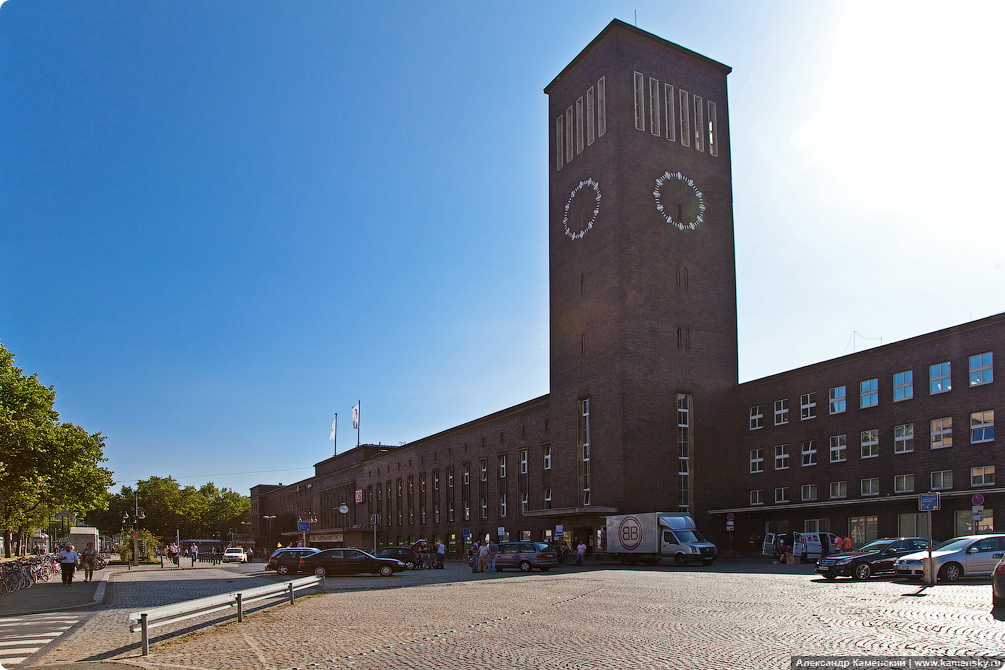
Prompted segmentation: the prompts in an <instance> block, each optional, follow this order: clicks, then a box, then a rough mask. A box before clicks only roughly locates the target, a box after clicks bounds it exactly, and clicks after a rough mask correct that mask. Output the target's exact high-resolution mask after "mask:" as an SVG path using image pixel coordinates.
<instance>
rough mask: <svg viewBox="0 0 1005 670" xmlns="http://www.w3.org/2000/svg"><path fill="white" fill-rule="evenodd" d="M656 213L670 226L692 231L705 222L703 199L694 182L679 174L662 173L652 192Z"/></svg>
mask: <svg viewBox="0 0 1005 670" xmlns="http://www.w3.org/2000/svg"><path fill="white" fill-rule="evenodd" d="M653 197H654V198H656V211H658V212H659V213H660V215H661V216H662V217H663V219H664V220H665V221H666V222H667V223H669V224H670V225H671V226H675V227H676V228H679V229H680V230H694V229H695V228H697V227H698V226H700V225H701V224H702V222H704V221H705V198H704V196H702V194H701V191H699V190H698V187H697V186H695V184H694V180H692V179H691V178H690V177H687V176H685V175H683V174H681V173H680V172H664V173H663V174H662V176H660V177H659V178H658V179H657V180H656V188H655V189H654V190H653Z"/></svg>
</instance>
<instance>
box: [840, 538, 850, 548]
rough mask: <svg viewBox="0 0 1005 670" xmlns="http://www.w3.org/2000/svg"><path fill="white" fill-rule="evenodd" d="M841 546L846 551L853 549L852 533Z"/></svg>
mask: <svg viewBox="0 0 1005 670" xmlns="http://www.w3.org/2000/svg"><path fill="white" fill-rule="evenodd" d="M841 546H842V548H843V549H844V550H845V551H851V535H849V536H848V537H846V538H845V539H844V544H843V545H841Z"/></svg>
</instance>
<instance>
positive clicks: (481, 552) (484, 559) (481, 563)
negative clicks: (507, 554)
mask: <svg viewBox="0 0 1005 670" xmlns="http://www.w3.org/2000/svg"><path fill="white" fill-rule="evenodd" d="M488 569H489V543H488V542H483V543H482V546H480V547H478V572H485V571H486V570H488Z"/></svg>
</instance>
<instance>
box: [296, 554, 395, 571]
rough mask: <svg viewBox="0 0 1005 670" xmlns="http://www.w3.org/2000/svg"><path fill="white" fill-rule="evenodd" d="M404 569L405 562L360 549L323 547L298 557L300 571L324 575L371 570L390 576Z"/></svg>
mask: <svg viewBox="0 0 1005 670" xmlns="http://www.w3.org/2000/svg"><path fill="white" fill-rule="evenodd" d="M404 569H405V564H404V563H402V562H401V561H399V560H396V559H393V558H377V557H376V556H373V555H371V554H368V553H366V552H365V551H361V550H360V549H325V550H324V551H319V552H317V553H315V554H310V555H308V556H304V557H302V558H301V559H300V570H301V571H302V572H313V573H314V574H315V575H317V576H319V577H324V576H325V575H355V574H359V573H361V572H371V573H373V574H375V575H381V576H382V577H390V576H391V575H392V574H394V573H395V572H401V571H402V570H404Z"/></svg>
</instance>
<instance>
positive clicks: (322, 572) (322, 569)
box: [314, 565, 328, 577]
mask: <svg viewBox="0 0 1005 670" xmlns="http://www.w3.org/2000/svg"><path fill="white" fill-rule="evenodd" d="M314 574H315V576H317V577H324V576H325V575H327V574H328V571H327V570H325V566H323V565H319V566H318V567H316V568H314Z"/></svg>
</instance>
